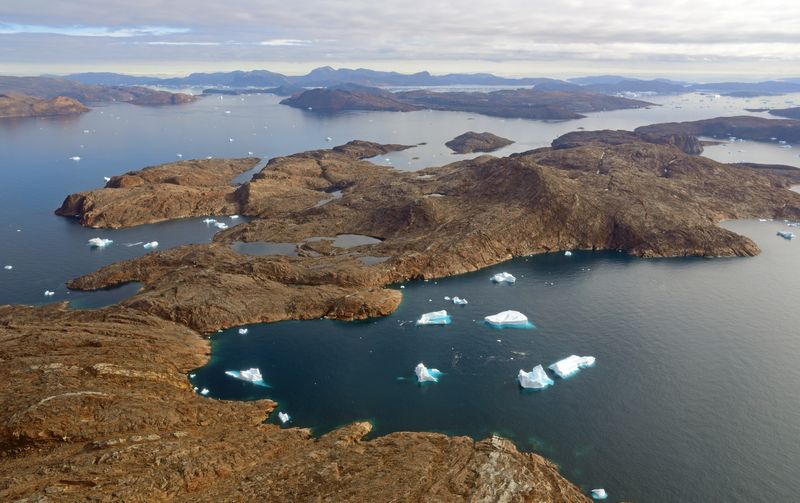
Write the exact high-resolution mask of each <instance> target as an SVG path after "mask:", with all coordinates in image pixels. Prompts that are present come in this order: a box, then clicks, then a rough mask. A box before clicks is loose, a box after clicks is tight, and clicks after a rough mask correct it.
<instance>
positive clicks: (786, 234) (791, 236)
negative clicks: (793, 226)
mask: <svg viewBox="0 0 800 503" xmlns="http://www.w3.org/2000/svg"><path fill="white" fill-rule="evenodd" d="M778 236H780V237H782V238H783V239H794V238H795V237H797V236H795V235H794V232H789V231H778Z"/></svg>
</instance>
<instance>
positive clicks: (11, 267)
mask: <svg viewBox="0 0 800 503" xmlns="http://www.w3.org/2000/svg"><path fill="white" fill-rule="evenodd" d="M13 268H14V266H13V265H5V266H3V269H5V270H6V271H10V270H11V269H13Z"/></svg>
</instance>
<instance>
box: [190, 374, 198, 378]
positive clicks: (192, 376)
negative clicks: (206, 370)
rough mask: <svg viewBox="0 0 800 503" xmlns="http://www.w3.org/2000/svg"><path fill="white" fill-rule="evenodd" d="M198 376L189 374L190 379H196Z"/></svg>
mask: <svg viewBox="0 0 800 503" xmlns="http://www.w3.org/2000/svg"><path fill="white" fill-rule="evenodd" d="M196 375H197V374H189V379H194V376H196Z"/></svg>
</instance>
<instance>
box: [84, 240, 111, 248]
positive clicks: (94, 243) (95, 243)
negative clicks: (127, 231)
mask: <svg viewBox="0 0 800 503" xmlns="http://www.w3.org/2000/svg"><path fill="white" fill-rule="evenodd" d="M113 242H114V240H112V239H105V238H92V239H90V240H89V246H91V247H92V248H105V247H106V246H108V245H110V244H111V243H113Z"/></svg>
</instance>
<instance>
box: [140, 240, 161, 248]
mask: <svg viewBox="0 0 800 503" xmlns="http://www.w3.org/2000/svg"><path fill="white" fill-rule="evenodd" d="M142 247H144V249H145V250H152V249H153V248H158V241H150V242H149V243H145V244H143V245H142Z"/></svg>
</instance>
